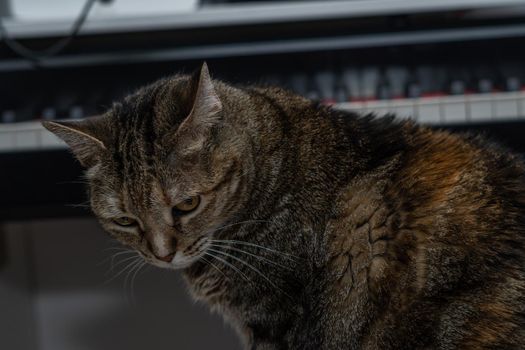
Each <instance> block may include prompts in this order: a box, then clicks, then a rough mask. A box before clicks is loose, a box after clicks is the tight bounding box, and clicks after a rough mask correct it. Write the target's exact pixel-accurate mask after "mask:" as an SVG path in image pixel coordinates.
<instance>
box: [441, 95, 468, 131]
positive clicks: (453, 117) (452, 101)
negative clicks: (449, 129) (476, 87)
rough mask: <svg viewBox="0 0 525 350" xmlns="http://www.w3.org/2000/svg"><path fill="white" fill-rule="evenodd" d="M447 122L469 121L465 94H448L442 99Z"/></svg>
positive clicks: (444, 117)
mask: <svg viewBox="0 0 525 350" xmlns="http://www.w3.org/2000/svg"><path fill="white" fill-rule="evenodd" d="M441 104H442V108H443V119H444V122H445V124H463V123H466V122H467V100H466V99H465V96H447V97H445V98H443V99H442V101H441Z"/></svg>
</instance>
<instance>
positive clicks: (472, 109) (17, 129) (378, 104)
mask: <svg viewBox="0 0 525 350" xmlns="http://www.w3.org/2000/svg"><path fill="white" fill-rule="evenodd" d="M325 102H326V103H328V104H331V105H332V106H333V108H336V109H341V110H350V111H354V112H357V113H375V114H377V115H378V116H382V115H385V114H390V113H393V114H396V115H397V116H398V117H400V118H410V119H413V120H415V121H417V122H419V123H422V124H427V125H443V126H448V125H454V124H479V123H487V122H505V121H516V120H523V121H525V89H524V90H521V91H513V92H496V93H478V94H466V95H458V96H453V95H446V96H426V97H419V98H395V99H389V100H370V101H368V100H362V101H353V102H342V103H333V101H325ZM65 147H66V146H65V144H64V143H63V142H62V141H60V140H59V139H58V138H56V137H55V136H54V135H53V134H51V133H50V132H48V131H47V130H46V129H44V128H43V127H42V126H41V125H40V122H39V121H28V122H19V123H5V124H0V152H14V151H39V150H53V149H62V148H65Z"/></svg>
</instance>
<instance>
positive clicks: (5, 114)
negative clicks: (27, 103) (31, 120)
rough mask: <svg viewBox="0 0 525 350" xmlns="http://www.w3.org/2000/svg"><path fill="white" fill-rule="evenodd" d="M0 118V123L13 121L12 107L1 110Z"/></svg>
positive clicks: (14, 119) (13, 112)
mask: <svg viewBox="0 0 525 350" xmlns="http://www.w3.org/2000/svg"><path fill="white" fill-rule="evenodd" d="M0 120H1V121H2V123H14V122H16V113H15V111H14V110H12V109H8V110H5V111H2V114H1V118H0Z"/></svg>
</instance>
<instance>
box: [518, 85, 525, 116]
mask: <svg viewBox="0 0 525 350" xmlns="http://www.w3.org/2000/svg"><path fill="white" fill-rule="evenodd" d="M519 94H520V98H519V104H518V113H519V115H520V118H525V91H522V92H520V93H519Z"/></svg>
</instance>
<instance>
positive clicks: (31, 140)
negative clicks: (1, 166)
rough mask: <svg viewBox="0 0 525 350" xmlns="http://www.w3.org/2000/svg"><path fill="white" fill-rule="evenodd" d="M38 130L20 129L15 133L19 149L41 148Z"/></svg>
mask: <svg viewBox="0 0 525 350" xmlns="http://www.w3.org/2000/svg"><path fill="white" fill-rule="evenodd" d="M39 136H40V135H39V132H38V130H19V131H17V132H16V134H15V145H16V148H17V149H19V150H27V149H38V148H40V147H39V146H40V137H39Z"/></svg>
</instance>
